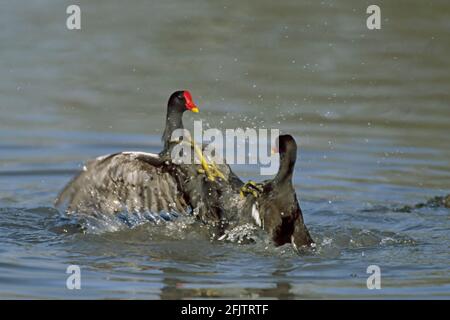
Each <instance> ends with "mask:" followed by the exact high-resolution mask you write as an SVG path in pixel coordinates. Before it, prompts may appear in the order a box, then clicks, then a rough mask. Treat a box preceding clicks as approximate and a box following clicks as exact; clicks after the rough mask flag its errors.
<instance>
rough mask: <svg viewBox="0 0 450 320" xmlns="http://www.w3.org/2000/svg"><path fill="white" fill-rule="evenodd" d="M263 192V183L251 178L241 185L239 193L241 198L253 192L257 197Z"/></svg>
mask: <svg viewBox="0 0 450 320" xmlns="http://www.w3.org/2000/svg"><path fill="white" fill-rule="evenodd" d="M261 192H263V187H262V185H261V184H259V183H256V182H254V181H251V180H250V181H247V182H246V183H245V184H244V185H243V186H242V187H241V190H240V192H239V194H240V195H241V198H245V196H246V195H247V194H252V195H253V196H254V197H255V198H258V197H259V195H260V194H261Z"/></svg>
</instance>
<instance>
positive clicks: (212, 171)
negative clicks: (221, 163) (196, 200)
mask: <svg viewBox="0 0 450 320" xmlns="http://www.w3.org/2000/svg"><path fill="white" fill-rule="evenodd" d="M191 145H192V147H193V148H194V152H195V153H196V154H197V157H198V158H199V159H200V164H201V166H202V169H199V170H198V172H199V173H205V174H206V176H207V177H208V179H209V180H210V181H215V180H216V178H221V179H224V180H225V176H224V175H223V173H222V172H221V171H220V170H219V169H218V168H217V166H216V164H215V163H214V161H212V162H211V163H208V161H207V160H206V158H205V157H204V156H203V152H202V150H201V149H200V148H199V147H198V146H197V145H196V144H195V142H194V140H191Z"/></svg>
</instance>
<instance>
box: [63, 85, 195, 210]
mask: <svg viewBox="0 0 450 320" xmlns="http://www.w3.org/2000/svg"><path fill="white" fill-rule="evenodd" d="M186 110H190V111H192V112H198V108H197V107H196V105H195V104H194V102H193V101H192V96H191V94H190V93H189V92H188V91H176V92H174V93H173V94H172V95H171V96H170V98H169V101H168V105H167V118H166V128H165V130H164V134H163V137H162V139H163V142H164V148H163V150H162V151H161V152H160V153H159V155H157V154H152V153H144V152H121V153H117V154H112V155H107V156H103V157H99V158H97V159H95V160H91V161H89V162H88V163H87V164H86V166H84V168H83V171H82V172H81V173H80V174H79V175H78V176H76V177H75V178H74V179H73V180H72V181H71V182H70V183H69V184H68V185H67V186H66V187H65V188H64V189H63V191H62V192H61V193H60V194H59V196H58V198H57V199H56V201H55V205H56V206H57V207H62V206H63V205H66V211H67V212H69V213H70V212H78V213H84V214H96V213H104V214H108V213H117V212H120V211H124V210H128V211H129V212H133V211H139V212H142V211H150V212H154V213H159V212H161V211H165V212H173V211H175V212H178V213H183V212H186V210H187V209H188V207H189V203H188V201H186V196H185V192H184V190H181V189H180V180H183V179H184V180H186V179H188V177H186V175H187V173H186V171H187V170H183V172H179V171H180V170H181V168H182V167H181V166H175V165H173V164H172V163H171V161H170V150H171V146H173V144H172V141H171V136H172V132H173V131H174V130H176V129H182V128H183V121H182V117H183V113H184V112H185V111H186ZM184 167H185V166H183V169H186V168H184ZM191 184H192V183H191ZM191 193H193V194H194V195H193V196H195V195H196V193H195V192H194V191H191ZM190 200H191V199H189V201H190ZM195 200H196V198H195V197H194V202H195Z"/></svg>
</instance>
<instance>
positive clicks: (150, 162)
mask: <svg viewBox="0 0 450 320" xmlns="http://www.w3.org/2000/svg"><path fill="white" fill-rule="evenodd" d="M172 174H173V173H171V171H170V168H169V165H168V164H166V163H164V162H163V161H162V160H161V159H160V158H159V157H158V156H157V155H151V154H145V153H134V152H124V153H118V154H113V155H110V156H106V157H101V158H97V159H95V160H92V161H90V162H88V163H87V164H86V166H85V167H84V169H83V171H82V172H81V173H80V174H79V175H78V176H76V177H75V178H74V179H73V180H72V181H71V182H70V183H69V184H68V185H67V186H66V187H65V188H64V190H63V191H62V192H61V193H60V195H59V196H58V198H57V199H56V202H55V204H56V206H57V207H64V206H65V210H66V211H67V212H68V213H71V212H80V213H85V214H95V213H103V214H105V213H111V214H113V213H117V212H122V211H125V210H126V211H128V212H136V211H138V212H145V211H150V212H154V213H159V212H161V211H165V212H170V211H175V212H178V213H184V212H186V211H187V210H188V205H187V204H186V202H185V200H184V197H183V194H182V192H181V190H180V189H179V188H178V185H177V179H176V178H175V177H173V176H172Z"/></svg>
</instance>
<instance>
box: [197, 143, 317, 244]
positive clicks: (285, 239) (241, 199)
mask: <svg viewBox="0 0 450 320" xmlns="http://www.w3.org/2000/svg"><path fill="white" fill-rule="evenodd" d="M278 151H279V153H280V167H279V169H278V173H277V175H276V176H275V178H274V179H272V180H267V181H264V182H262V183H261V184H255V183H247V184H243V183H242V182H239V181H238V180H235V182H234V183H230V182H227V181H223V180H220V179H219V180H217V181H207V182H206V184H207V187H206V188H205V190H207V191H205V192H207V194H208V196H206V195H205V196H204V197H203V198H204V201H205V206H206V207H208V210H209V211H211V212H214V213H215V215H214V217H215V220H216V225H217V226H218V227H219V228H220V229H219V233H220V234H221V235H222V236H223V235H225V231H226V230H230V229H232V228H234V227H235V226H239V225H242V224H243V223H248V222H250V223H253V224H256V225H257V226H258V227H260V228H262V229H263V230H265V231H266V232H268V233H269V235H270V237H271V239H272V240H273V242H274V243H275V244H276V245H278V246H280V245H283V244H285V243H292V245H293V246H294V248H296V249H298V248H300V247H301V246H310V245H311V244H313V243H314V241H313V240H312V238H311V236H310V234H309V231H308V229H307V228H306V225H305V224H304V221H303V215H302V211H301V209H300V205H299V203H298V200H297V196H296V193H295V189H294V186H293V184H292V176H293V172H294V166H295V162H296V159H297V144H296V142H295V140H294V138H293V137H292V136H291V135H281V136H279V138H278ZM221 169H222V168H221ZM223 172H225V170H223ZM249 188H251V189H252V190H251V192H245V194H244V195H242V190H249ZM219 238H221V239H223V238H224V237H219Z"/></svg>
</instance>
